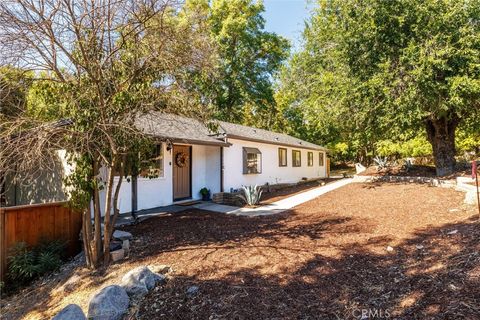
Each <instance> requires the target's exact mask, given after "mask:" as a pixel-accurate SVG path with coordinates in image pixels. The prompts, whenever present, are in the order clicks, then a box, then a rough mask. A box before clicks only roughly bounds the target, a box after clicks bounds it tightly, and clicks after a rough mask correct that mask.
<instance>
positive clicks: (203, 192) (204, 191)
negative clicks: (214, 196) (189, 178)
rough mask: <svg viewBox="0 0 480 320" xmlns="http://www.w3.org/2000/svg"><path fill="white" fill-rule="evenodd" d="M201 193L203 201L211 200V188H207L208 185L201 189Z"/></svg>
mask: <svg viewBox="0 0 480 320" xmlns="http://www.w3.org/2000/svg"><path fill="white" fill-rule="evenodd" d="M200 194H201V195H202V200H203V201H209V200H210V189H207V188H206V187H203V188H202V189H200Z"/></svg>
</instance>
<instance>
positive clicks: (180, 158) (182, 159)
mask: <svg viewBox="0 0 480 320" xmlns="http://www.w3.org/2000/svg"><path fill="white" fill-rule="evenodd" d="M188 160H189V159H188V155H187V154H186V153H185V152H179V153H177V155H176V156H175V163H176V164H177V166H179V167H180V168H183V167H185V166H186V165H187V163H188Z"/></svg>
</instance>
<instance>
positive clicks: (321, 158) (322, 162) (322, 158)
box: [318, 151, 325, 167]
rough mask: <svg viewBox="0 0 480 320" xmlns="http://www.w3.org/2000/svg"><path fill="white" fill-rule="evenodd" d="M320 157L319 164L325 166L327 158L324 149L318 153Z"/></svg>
mask: <svg viewBox="0 0 480 320" xmlns="http://www.w3.org/2000/svg"><path fill="white" fill-rule="evenodd" d="M318 157H319V158H318V165H319V166H320V167H324V166H325V159H324V157H325V153H324V152H322V151H320V152H319V153H318Z"/></svg>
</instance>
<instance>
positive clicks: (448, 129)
mask: <svg viewBox="0 0 480 320" xmlns="http://www.w3.org/2000/svg"><path fill="white" fill-rule="evenodd" d="M458 120H459V119H458V118H457V117H455V116H453V117H442V118H439V119H427V120H426V129H427V138H428V141H429V142H430V143H431V145H432V149H433V157H434V161H435V167H436V169H437V176H446V175H449V174H452V173H453V172H454V171H455V129H456V128H457V125H458Z"/></svg>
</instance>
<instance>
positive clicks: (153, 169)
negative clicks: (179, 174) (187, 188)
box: [140, 144, 164, 178]
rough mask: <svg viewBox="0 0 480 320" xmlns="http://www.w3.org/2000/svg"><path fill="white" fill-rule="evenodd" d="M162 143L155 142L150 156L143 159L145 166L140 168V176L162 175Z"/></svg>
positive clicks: (152, 176) (156, 176)
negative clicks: (142, 168)
mask: <svg viewBox="0 0 480 320" xmlns="http://www.w3.org/2000/svg"><path fill="white" fill-rule="evenodd" d="M163 162H164V161H163V145H162V144H157V145H155V147H154V148H153V150H152V153H151V156H150V158H149V159H148V160H146V161H144V163H143V164H144V165H145V166H146V168H145V169H144V170H142V173H141V174H140V176H142V177H146V178H158V177H163V176H164V164H163Z"/></svg>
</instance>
